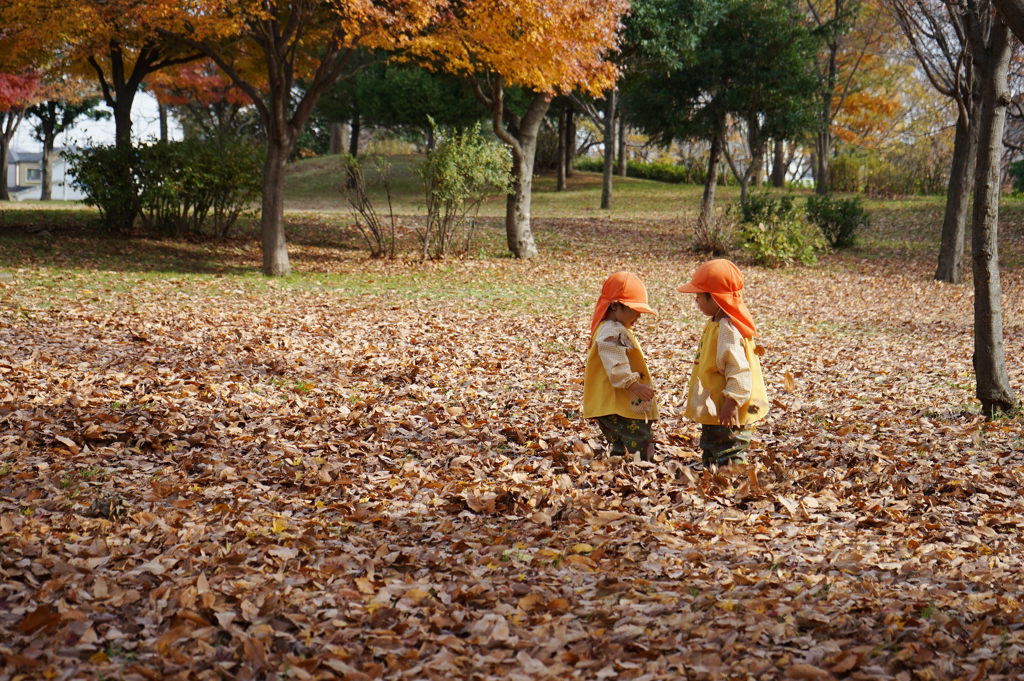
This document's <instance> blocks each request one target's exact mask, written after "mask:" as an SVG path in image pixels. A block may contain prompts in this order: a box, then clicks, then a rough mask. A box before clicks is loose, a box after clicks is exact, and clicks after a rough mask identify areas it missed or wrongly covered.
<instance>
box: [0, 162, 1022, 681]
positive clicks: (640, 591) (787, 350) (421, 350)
mask: <svg viewBox="0 0 1024 681" xmlns="http://www.w3.org/2000/svg"><path fill="white" fill-rule="evenodd" d="M393 162H394V164H395V168H396V188H397V192H398V202H397V205H398V206H399V210H400V212H401V225H402V226H401V230H400V231H401V234H402V241H401V243H402V251H403V253H402V256H401V257H400V258H398V259H395V260H371V259H369V258H368V257H367V256H366V251H365V249H364V247H363V246H362V244H361V242H360V239H359V235H358V233H357V232H355V231H354V230H353V227H352V225H351V219H350V216H349V214H348V212H347V210H346V209H345V208H344V203H343V197H341V195H340V192H339V191H338V190H337V182H338V176H337V173H336V166H335V165H332V164H333V163H334V159H311V160H308V161H304V162H302V163H300V164H296V166H295V167H293V168H292V171H291V174H290V176H289V181H288V188H287V195H288V207H289V208H288V212H287V215H286V217H287V220H288V223H289V240H290V257H291V259H292V264H293V266H294V268H295V274H293V275H292V276H291V277H288V278H285V279H282V280H268V279H265V278H263V277H262V276H260V275H259V273H258V269H257V268H258V265H259V262H260V251H259V243H258V231H257V229H256V226H255V225H253V224H252V223H251V222H248V223H246V224H244V225H243V226H242V229H241V230H240V233H239V234H238V235H237V236H234V237H232V238H230V239H227V240H208V239H193V240H177V241H176V240H168V239H160V238H150V237H141V236H137V237H133V238H131V239H123V238H113V237H110V236H105V235H103V234H101V233H99V232H97V230H96V228H95V226H94V225H93V223H92V220H93V218H94V214H93V213H91V212H90V211H88V210H66V209H65V208H64V207H59V206H57V205H56V204H48V205H44V204H35V205H28V206H26V205H19V206H4V207H3V208H2V209H0V271H7V272H13V273H14V274H15V279H14V281H13V282H12V283H6V284H5V283H2V282H0V571H2V574H3V580H2V581H0V655H2V656H3V663H2V664H3V666H2V667H0V681H4V680H6V679H14V678H18V677H19V676H21V678H38V677H46V678H58V677H59V678H75V677H90V678H101V677H103V678H125V679H158V678H179V679H208V678H209V679H212V678H221V677H225V676H230V677H236V678H270V677H274V678H285V677H288V678H300V679H306V678H347V679H372V678H385V679H405V678H408V679H419V678H430V679H440V678H466V679H487V678H513V679H518V678H522V679H527V678H545V677H552V678H585V679H604V678H643V679H674V678H680V677H686V678H690V679H721V678H753V679H782V678H787V679H793V678H795V679H829V678H837V679H899V680H900V681H902V680H903V679H957V678H986V677H987V678H989V679H1012V678H1016V672H1015V671H1014V670H1015V669H1019V668H1020V667H1021V665H1024V634H1022V630H1021V625H1022V624H1024V610H1022V605H1021V604H1022V601H1024V576H1022V566H1021V555H1022V549H1024V542H1022V540H1021V532H1022V531H1024V503H1022V499H1021V497H1020V493H1019V489H1020V484H1021V481H1022V479H1024V423H1022V420H1021V417H1020V416H1019V415H1011V416H1008V417H1003V418H1000V419H997V420H994V421H990V422H987V421H985V420H984V419H982V418H981V417H980V416H979V415H978V403H977V401H976V400H975V398H974V395H973V374H972V370H971V354H972V342H973V341H972V297H973V294H972V290H971V288H970V285H969V284H968V285H964V286H949V285H945V284H939V283H936V282H934V281H933V280H932V274H933V271H934V266H935V257H936V251H937V240H938V233H939V224H940V221H941V215H942V201H941V200H940V199H937V198H926V199H903V200H899V201H869V202H868V207H869V210H870V212H871V215H872V225H871V227H870V228H869V229H868V230H867V231H866V232H865V234H864V235H863V239H862V241H861V244H860V245H859V246H858V247H857V248H855V249H852V250H850V251H847V252H841V253H828V254H823V255H822V257H821V258H820V259H819V262H818V264H817V265H816V266H814V267H790V268H781V269H763V268H759V267H755V266H753V265H752V264H751V263H750V262H749V260H748V259H747V258H746V257H745V256H744V254H743V253H742V252H736V253H734V254H733V256H732V257H734V259H735V260H736V261H737V262H738V263H739V265H740V267H741V268H742V270H743V273H744V276H745V279H746V287H745V289H744V296H745V299H746V300H747V302H748V305H749V306H750V307H751V310H752V311H753V314H754V316H755V319H756V321H757V323H758V326H759V329H760V332H761V335H762V342H763V344H764V345H765V347H766V349H767V353H766V354H765V355H764V357H763V358H762V362H763V364H762V366H763V368H764V371H765V375H766V378H767V381H768V383H769V396H770V399H771V402H772V409H771V412H770V414H769V416H768V417H767V418H766V419H765V421H763V422H762V423H761V425H760V426H759V428H758V432H757V436H756V442H755V445H754V453H753V456H752V464H751V465H750V466H749V467H748V469H747V470H746V471H745V472H744V473H743V474H742V475H729V476H725V475H711V474H702V475H698V474H694V473H693V472H692V471H690V470H689V469H688V468H686V464H689V463H691V462H693V461H695V460H696V459H697V458H698V454H697V453H696V449H695V439H696V438H697V437H698V436H699V435H698V431H697V429H696V427H695V426H694V425H693V424H690V423H688V422H686V420H685V419H683V418H682V417H681V416H680V412H681V408H682V406H683V398H684V389H685V382H686V379H687V376H688V374H689V367H690V366H691V362H692V358H693V353H694V350H695V344H696V340H697V338H698V336H699V333H700V330H701V327H702V325H703V318H702V317H701V315H700V313H699V312H698V311H697V309H696V307H695V305H694V304H693V301H692V300H691V297H690V296H684V295H682V294H679V293H677V292H675V290H674V286H675V285H677V284H678V283H680V282H681V281H684V280H686V279H687V278H688V276H689V274H690V273H691V272H692V271H693V269H694V268H695V267H696V266H697V264H698V263H699V262H700V256H699V255H698V254H695V253H693V252H691V251H690V250H689V237H688V229H689V226H690V224H691V223H692V220H693V218H694V215H695V210H696V207H697V203H698V201H699V197H700V193H701V188H700V187H690V186H676V185H664V184H657V183H653V182H647V181H642V180H635V179H627V180H617V182H616V190H615V191H616V193H615V199H614V207H613V210H612V211H610V212H609V211H601V210H599V209H598V208H597V205H598V203H599V197H600V177H599V176H597V175H594V174H589V173H578V174H576V175H575V176H574V177H573V178H572V183H571V186H570V190H569V191H567V192H562V193H559V192H555V191H554V186H553V178H551V177H548V176H541V177H539V178H538V179H537V181H536V183H535V187H536V189H537V191H536V195H535V199H534V204H533V216H534V226H535V231H536V238H537V243H538V246H539V248H540V251H541V256H540V257H539V258H536V259H534V260H531V261H516V260H513V259H510V258H508V257H506V255H505V248H504V233H503V227H502V218H501V216H502V210H503V204H502V201H501V200H500V199H495V200H492V201H490V202H488V203H487V204H486V205H485V207H484V210H483V211H482V218H481V220H482V222H481V225H480V227H479V238H478V240H477V243H476V244H475V247H474V249H473V250H472V252H471V254H470V255H469V256H468V257H465V258H451V259H448V260H445V261H439V262H431V261H426V262H424V261H421V260H419V259H418V258H417V257H415V256H414V252H415V244H416V236H415V229H416V226H417V224H418V222H417V220H418V219H419V214H420V212H421V211H422V207H421V203H420V199H419V193H418V191H419V190H418V189H417V185H416V184H415V181H414V177H413V176H412V172H411V167H412V164H413V162H414V160H413V159H409V158H396V159H393ZM737 193H738V191H737V189H736V188H734V187H721V188H720V189H719V202H720V203H721V204H728V203H734V202H735V201H736V198H737ZM1022 224H1024V210H1022V206H1021V204H1020V203H1019V202H1017V201H1016V200H1007V201H1006V202H1005V204H1004V207H1003V221H1002V225H1001V242H1000V249H1001V258H1002V261H1003V263H1004V268H1003V271H1002V280H1003V292H1004V299H1003V312H1004V323H1005V340H1006V356H1007V359H1008V369H1009V373H1010V378H1011V383H1012V384H1013V387H1014V388H1015V389H1016V390H1017V391H1018V393H1020V392H1021V391H1022V390H1024V366H1022V364H1021V361H1020V358H1021V357H1022V356H1024V326H1022V324H1024V309H1022V306H1024V295H1022V294H1024V243H1022V241H1024V227H1022ZM618 269H630V270H632V271H634V272H636V273H637V274H638V275H639V276H640V277H641V278H642V279H643V280H644V281H645V283H646V284H647V288H648V292H649V295H650V298H651V304H652V306H653V307H654V308H655V309H656V310H658V312H659V315H658V317H657V318H653V319H648V318H645V319H644V320H643V321H642V322H641V323H640V325H639V326H638V329H637V335H638V338H639V339H640V342H641V343H642V345H643V348H644V350H645V352H646V353H647V356H648V361H649V364H650V366H651V370H652V373H653V375H654V378H655V383H656V387H657V390H658V395H659V400H660V401H661V404H662V407H663V418H662V420H661V421H660V422H659V424H658V425H657V427H656V432H657V433H658V439H659V442H660V445H659V452H658V455H657V457H656V461H655V462H653V463H643V462H634V461H630V460H621V459H618V458H611V457H608V456H607V455H606V454H604V452H603V448H602V444H601V441H600V434H599V432H598V430H597V429H596V427H594V426H593V425H592V424H591V423H589V422H587V421H586V420H584V419H581V418H580V415H579V413H580V407H581V400H582V390H581V389H582V366H583V360H584V352H585V349H586V347H587V343H588V332H589V317H590V314H591V310H592V305H593V303H594V300H595V299H596V297H597V293H598V291H599V289H600V285H601V282H602V281H603V279H604V277H606V276H607V275H608V274H610V273H611V272H614V271H616V270H618ZM786 376H789V377H791V378H792V380H793V381H794V383H795V390H792V391H790V390H787V388H786V387H785V384H786V380H785V378H786ZM791 387H792V386H791Z"/></svg>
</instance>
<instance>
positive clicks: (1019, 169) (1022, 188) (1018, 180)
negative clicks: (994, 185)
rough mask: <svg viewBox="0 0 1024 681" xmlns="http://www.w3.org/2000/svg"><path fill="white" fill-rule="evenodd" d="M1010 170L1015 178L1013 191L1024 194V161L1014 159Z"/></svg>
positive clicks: (1010, 174) (1011, 175) (1010, 173)
mask: <svg viewBox="0 0 1024 681" xmlns="http://www.w3.org/2000/svg"><path fill="white" fill-rule="evenodd" d="M1008 170H1009V172H1008V174H1009V176H1010V177H1011V178H1012V179H1013V193H1014V194H1024V161H1014V162H1013V163H1011V164H1010V167H1009V169H1008Z"/></svg>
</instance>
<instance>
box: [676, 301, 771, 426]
mask: <svg viewBox="0 0 1024 681" xmlns="http://www.w3.org/2000/svg"><path fill="white" fill-rule="evenodd" d="M720 328H721V327H720V326H719V322H716V321H715V320H714V319H710V320H708V323H707V325H705V327H704V333H702V334H701V337H700V345H699V346H698V348H697V358H696V359H695V360H694V361H693V364H694V366H693V371H692V372H691V373H690V383H689V385H688V386H687V389H686V395H687V399H686V417H687V418H688V419H691V420H693V421H696V422H697V423H706V424H709V425H718V424H719V416H718V415H719V414H721V413H722V402H723V401H724V399H725V397H724V395H723V392H724V391H725V383H726V376H725V374H723V373H721V372H720V371H719V370H718V363H717V355H718V331H719V329H720ZM742 343H743V351H744V354H745V355H746V358H747V363H748V364H750V374H751V375H750V378H751V390H750V399H748V400H747V401H746V402H745V403H744V404H741V405H739V421H740V425H744V426H745V425H748V424H751V423H753V422H755V421H757V420H759V419H762V418H764V416H765V414H767V413H768V395H767V392H766V390H765V386H764V376H763V375H762V374H761V363H760V362H759V361H758V359H757V353H755V352H754V348H755V347H756V345H755V343H754V340H753V339H752V338H743V340H742ZM698 380H699V381H700V386H699V387H698V386H697V381H698ZM695 389H696V390H695ZM706 401H712V402H714V405H715V413H714V414H710V413H709V411H710V410H709V409H706V408H701V403H702V402H706Z"/></svg>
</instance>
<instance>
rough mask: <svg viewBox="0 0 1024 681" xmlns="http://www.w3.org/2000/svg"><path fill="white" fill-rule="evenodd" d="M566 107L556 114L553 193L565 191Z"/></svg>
mask: <svg viewBox="0 0 1024 681" xmlns="http://www.w3.org/2000/svg"><path fill="white" fill-rule="evenodd" d="M566 108H567V107H566V106H563V107H562V110H561V111H560V112H559V113H558V152H557V153H556V154H555V156H556V157H557V160H556V161H555V174H556V176H557V180H556V184H555V191H559V192H561V191H565V159H566V156H567V154H566V151H565V146H566V145H565V135H566V129H565V128H566V117H567V113H566Z"/></svg>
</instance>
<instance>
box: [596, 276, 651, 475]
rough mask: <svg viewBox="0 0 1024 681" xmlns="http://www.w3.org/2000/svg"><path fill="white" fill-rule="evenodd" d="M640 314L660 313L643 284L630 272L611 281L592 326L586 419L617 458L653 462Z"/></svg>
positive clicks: (648, 379) (648, 376)
mask: <svg viewBox="0 0 1024 681" xmlns="http://www.w3.org/2000/svg"><path fill="white" fill-rule="evenodd" d="M642 314H651V315H656V314H657V313H656V312H655V311H654V310H652V309H651V306H650V305H648V304H647V289H646V288H644V284H643V282H642V281H640V279H639V278H638V277H637V276H636V275H635V274H633V273H631V272H616V273H615V274H613V275H611V276H610V277H608V279H606V280H605V282H604V286H602V287H601V296H600V297H599V298H598V299H597V305H595V306H594V315H593V318H592V319H591V322H590V349H589V351H588V353H587V368H586V373H585V374H584V378H583V417H584V418H588V419H596V420H597V425H598V427H599V428H600V429H601V432H602V433H603V434H604V436H605V439H607V440H608V443H609V444H610V445H611V448H612V454H613V455H618V456H622V455H625V453H626V452H630V453H635V454H638V455H639V456H640V457H641V458H643V459H645V460H647V461H649V460H650V459H651V457H652V456H653V453H654V434H653V432H652V425H653V422H654V421H656V420H657V419H658V404H657V401H656V399H655V396H654V388H653V385H652V381H651V374H650V371H649V370H648V369H647V360H646V358H645V357H644V353H643V351H642V350H641V349H640V344H639V343H638V342H637V340H636V336H634V335H633V330H632V327H633V324H634V322H636V320H637V319H639V318H640V315H642Z"/></svg>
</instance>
